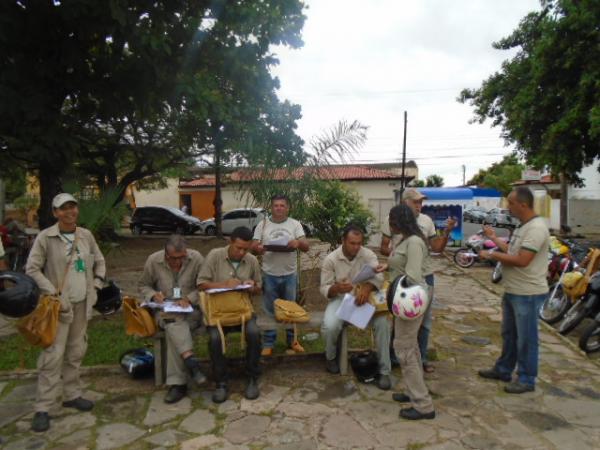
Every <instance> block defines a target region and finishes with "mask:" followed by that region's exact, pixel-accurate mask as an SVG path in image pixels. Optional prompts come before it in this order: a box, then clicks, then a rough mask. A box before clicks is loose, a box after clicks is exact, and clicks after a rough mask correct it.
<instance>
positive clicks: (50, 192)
mask: <svg viewBox="0 0 600 450" xmlns="http://www.w3.org/2000/svg"><path fill="white" fill-rule="evenodd" d="M61 175H62V174H61V173H60V172H59V171H58V170H56V168H54V167H50V166H44V165H42V166H41V167H40V169H39V178H40V208H39V209H38V223H39V227H40V230H43V229H44V228H48V227H49V226H50V225H53V224H54V223H55V222H56V219H55V218H54V216H53V215H52V199H53V198H54V197H55V196H56V194H60V193H61V192H62V184H61Z"/></svg>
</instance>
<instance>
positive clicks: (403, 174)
mask: <svg viewBox="0 0 600 450" xmlns="http://www.w3.org/2000/svg"><path fill="white" fill-rule="evenodd" d="M407 122H408V114H407V112H406V111H404V142H403V144H402V180H401V181H400V199H399V201H401V200H402V195H403V194H404V188H405V187H406V180H405V179H404V176H405V171H404V168H405V166H406V123H407Z"/></svg>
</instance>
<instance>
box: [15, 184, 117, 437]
mask: <svg viewBox="0 0 600 450" xmlns="http://www.w3.org/2000/svg"><path fill="white" fill-rule="evenodd" d="M52 213H53V215H54V217H55V218H56V219H57V220H58V223H56V224H55V225H52V226H51V227H48V228H46V229H45V230H43V231H41V232H40V234H39V235H38V236H37V238H36V239H35V241H34V243H33V247H32V248H31V252H30V253H29V257H28V258H27V264H26V268H25V272H26V273H27V275H29V276H30V277H32V278H33V279H34V280H35V282H36V284H37V285H38V287H39V288H40V292H41V293H42V294H49V295H60V302H61V307H60V315H59V322H58V329H57V332H56V338H55V340H54V343H53V344H52V345H51V346H50V347H48V348H45V349H44V350H42V352H41V353H40V356H39V358H38V361H37V367H38V384H37V393H36V402H35V405H34V409H35V415H34V416H33V420H32V424H31V428H32V429H33V431H38V432H41V431H46V430H47V429H48V428H49V427H50V417H49V412H50V410H51V409H52V407H53V406H54V404H55V402H56V399H57V398H58V396H59V395H60V390H61V386H62V393H63V404H62V405H63V406H65V407H67V408H75V409H77V410H79V411H89V410H91V409H92V408H93V407H94V403H93V402H91V401H90V400H87V399H84V398H82V391H83V389H82V386H81V382H80V378H79V367H80V366H81V361H82V360H83V357H84V355H85V352H86V350H87V324H88V319H89V318H91V316H92V306H93V305H94V304H95V303H96V300H97V294H96V289H99V288H101V287H102V282H103V280H104V276H105V273H106V265H105V262H104V256H103V255H102V252H101V251H100V249H99V248H98V245H97V244H96V240H95V239H94V236H93V235H92V233H91V232H90V231H89V230H86V229H85V228H82V227H78V226H77V219H78V216H79V208H78V205H77V200H76V199H75V198H74V197H73V196H72V195H71V194H67V193H62V194H58V195H57V196H56V197H54V199H53V200H52ZM63 283H64V284H63Z"/></svg>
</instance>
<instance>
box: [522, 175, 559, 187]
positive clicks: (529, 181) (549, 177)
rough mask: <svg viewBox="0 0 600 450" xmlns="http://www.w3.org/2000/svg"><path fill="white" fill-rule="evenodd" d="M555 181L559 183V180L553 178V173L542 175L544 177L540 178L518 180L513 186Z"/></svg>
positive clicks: (552, 182)
mask: <svg viewBox="0 0 600 450" xmlns="http://www.w3.org/2000/svg"><path fill="white" fill-rule="evenodd" d="M554 183H558V181H557V180H555V179H554V178H552V175H542V178H540V179H539V180H517V181H515V182H514V183H513V186H514V185H520V184H554Z"/></svg>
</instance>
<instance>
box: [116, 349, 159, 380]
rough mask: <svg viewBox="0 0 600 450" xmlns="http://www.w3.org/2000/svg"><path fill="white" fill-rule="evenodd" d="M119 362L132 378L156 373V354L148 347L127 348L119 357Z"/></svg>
mask: <svg viewBox="0 0 600 450" xmlns="http://www.w3.org/2000/svg"><path fill="white" fill-rule="evenodd" d="M119 364H120V365H121V368H122V369H123V370H124V371H125V372H126V373H128V374H129V375H130V376H131V377H132V378H146V377H150V376H152V375H154V354H153V353H152V352H151V351H150V350H149V349H147V348H134V349H132V350H127V351H126V352H125V353H123V354H122V355H121V357H120V358H119Z"/></svg>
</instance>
